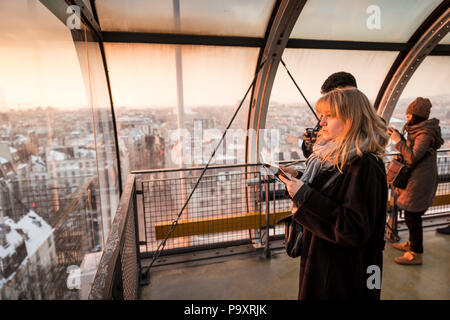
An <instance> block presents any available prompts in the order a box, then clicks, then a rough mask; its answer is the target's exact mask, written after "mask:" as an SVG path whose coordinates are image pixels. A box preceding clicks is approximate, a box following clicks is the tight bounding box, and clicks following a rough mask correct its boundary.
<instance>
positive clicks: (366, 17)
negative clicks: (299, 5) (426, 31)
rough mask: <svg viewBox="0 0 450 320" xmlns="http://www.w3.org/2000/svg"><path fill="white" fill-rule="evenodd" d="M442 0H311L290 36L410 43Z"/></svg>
mask: <svg viewBox="0 0 450 320" xmlns="http://www.w3.org/2000/svg"><path fill="white" fill-rule="evenodd" d="M440 3H441V1H440V0H430V1H423V0H396V1H391V0H381V1H372V0H363V1H361V0H343V1H334V0H308V1H307V2H306V4H305V7H304V8H303V11H302V12H301V14H300V16H299V18H298V20H297V23H296V24H295V26H294V29H293V30H292V33H291V38H298V39H316V40H348V41H376V42H407V41H408V40H409V38H410V37H411V36H412V35H413V33H414V32H415V31H416V29H417V28H418V27H419V26H420V25H421V23H422V22H423V21H424V20H425V19H426V18H427V17H428V15H429V14H430V13H431V12H432V11H433V10H434V9H435V8H436V7H437V6H438V5H439V4H440Z"/></svg>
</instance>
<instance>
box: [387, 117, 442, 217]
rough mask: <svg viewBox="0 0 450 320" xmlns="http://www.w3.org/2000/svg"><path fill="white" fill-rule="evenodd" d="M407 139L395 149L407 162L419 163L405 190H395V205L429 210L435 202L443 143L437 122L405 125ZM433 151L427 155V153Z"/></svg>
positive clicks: (411, 210)
mask: <svg viewBox="0 0 450 320" xmlns="http://www.w3.org/2000/svg"><path fill="white" fill-rule="evenodd" d="M405 129H406V131H407V132H408V139H407V140H406V141H405V140H403V139H402V140H401V141H400V142H398V143H397V144H396V145H395V148H396V149H397V150H398V151H399V152H400V153H401V154H402V155H403V157H404V159H405V160H406V162H407V163H409V164H412V163H416V162H417V161H420V162H419V163H418V164H417V166H416V167H415V168H414V170H413V171H412V172H411V176H410V177H409V179H408V185H407V186H406V189H405V190H402V189H396V190H395V193H396V196H397V200H396V203H397V206H398V207H399V208H400V209H403V210H406V211H410V212H419V211H424V210H426V209H428V208H429V207H430V206H431V205H432V204H433V200H434V196H435V194H436V189H437V176H438V172H437V155H436V150H437V149H439V148H440V147H441V146H442V144H443V143H444V140H442V136H441V128H440V127H439V120H438V119H430V120H426V121H422V122H419V123H417V124H415V125H411V126H406V127H405ZM430 149H431V150H432V152H431V153H429V152H428V151H429V150H430Z"/></svg>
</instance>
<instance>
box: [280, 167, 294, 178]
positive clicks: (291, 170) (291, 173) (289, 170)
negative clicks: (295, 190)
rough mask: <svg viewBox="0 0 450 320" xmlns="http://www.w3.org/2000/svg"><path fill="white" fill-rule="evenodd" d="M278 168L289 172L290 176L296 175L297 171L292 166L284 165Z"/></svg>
mask: <svg viewBox="0 0 450 320" xmlns="http://www.w3.org/2000/svg"><path fill="white" fill-rule="evenodd" d="M280 168H281V169H282V170H283V171H284V172H287V173H289V174H290V175H291V176H294V177H296V176H297V174H298V172H297V170H295V169H293V168H289V167H284V166H280Z"/></svg>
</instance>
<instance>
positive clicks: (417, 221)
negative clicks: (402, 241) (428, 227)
mask: <svg viewBox="0 0 450 320" xmlns="http://www.w3.org/2000/svg"><path fill="white" fill-rule="evenodd" d="M425 211H427V210H424V211H420V212H410V211H405V222H406V225H407V226H408V229H409V241H411V251H413V252H415V253H423V230H422V215H423V214H424V213H425Z"/></svg>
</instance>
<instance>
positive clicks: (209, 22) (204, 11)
mask: <svg viewBox="0 0 450 320" xmlns="http://www.w3.org/2000/svg"><path fill="white" fill-rule="evenodd" d="M177 4H178V5H177ZM274 4H275V1H274V0H246V1H241V0H227V1H222V0H173V1H172V0H152V1H147V0H127V1H123V0H107V1H106V0H98V1H96V6H97V11H98V15H99V20H100V26H101V28H102V30H104V31H127V32H153V33H182V34H202V35H223V36H247V37H263V36H264V33H265V32H266V28H267V24H268V22H269V19H270V15H271V13H272V10H273V7H274ZM174 8H179V9H178V10H174ZM177 17H179V20H178V19H177Z"/></svg>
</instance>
